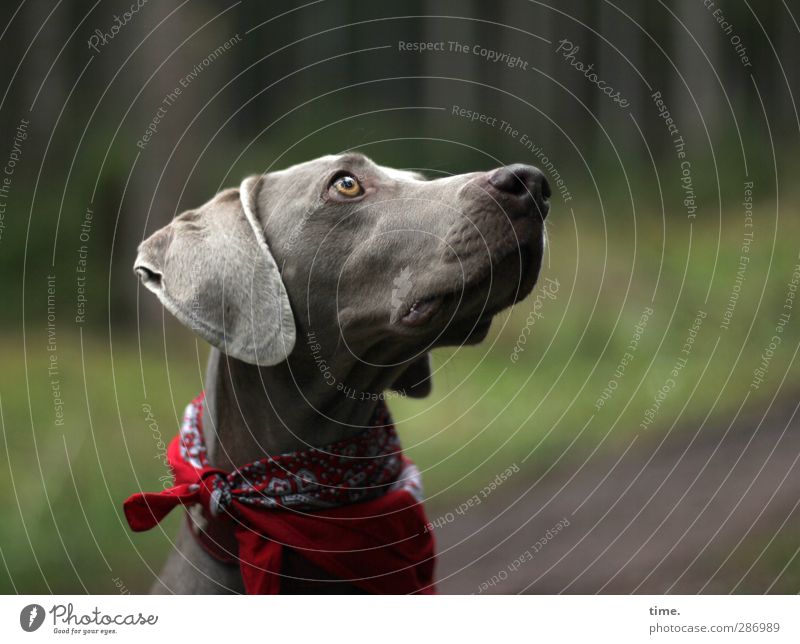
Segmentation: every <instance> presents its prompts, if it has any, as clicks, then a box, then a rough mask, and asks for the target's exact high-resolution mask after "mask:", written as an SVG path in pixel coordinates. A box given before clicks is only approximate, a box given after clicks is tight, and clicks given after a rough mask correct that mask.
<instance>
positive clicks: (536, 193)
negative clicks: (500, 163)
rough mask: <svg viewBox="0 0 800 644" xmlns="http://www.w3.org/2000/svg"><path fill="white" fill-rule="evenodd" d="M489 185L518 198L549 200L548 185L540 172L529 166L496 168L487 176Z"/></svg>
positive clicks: (520, 164) (518, 165)
mask: <svg viewBox="0 0 800 644" xmlns="http://www.w3.org/2000/svg"><path fill="white" fill-rule="evenodd" d="M489 183H490V184H491V185H493V186H494V187H495V188H497V189H498V190H500V191H502V192H505V193H507V194H511V195H516V196H519V197H524V196H526V195H530V196H531V197H533V198H534V199H536V200H540V199H542V198H544V199H549V198H550V184H548V183H547V179H546V178H545V176H544V174H543V173H542V171H541V170H539V169H538V168H534V167H533V166H531V165H524V164H522V163H516V164H514V165H509V166H505V167H503V168H498V169H497V170H495V171H494V172H493V173H492V174H491V175H490V176H489Z"/></svg>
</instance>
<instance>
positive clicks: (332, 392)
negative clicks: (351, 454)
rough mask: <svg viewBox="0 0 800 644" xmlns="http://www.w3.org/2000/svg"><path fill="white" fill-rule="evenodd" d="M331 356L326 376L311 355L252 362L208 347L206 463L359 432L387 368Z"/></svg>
mask: <svg viewBox="0 0 800 644" xmlns="http://www.w3.org/2000/svg"><path fill="white" fill-rule="evenodd" d="M296 353H297V352H296ZM331 360H332V362H331V364H337V365H338V366H339V371H338V372H337V373H336V374H335V375H334V374H332V373H331V372H326V373H330V375H329V376H327V378H326V377H324V376H323V374H322V372H321V371H320V370H319V368H318V365H317V364H315V361H314V359H313V356H309V355H302V354H301V355H293V356H292V358H291V359H290V360H287V361H284V362H282V363H280V364H278V365H276V366H273V367H258V366H256V365H251V364H247V363H244V362H241V361H239V360H236V359H233V358H230V357H228V356H226V355H224V354H222V353H221V352H220V351H218V350H216V349H212V351H211V355H210V356H209V361H208V369H207V373H206V383H205V391H206V414H207V415H206V416H204V433H205V435H206V442H207V446H208V453H209V460H210V462H211V463H212V464H213V465H214V466H216V467H220V468H222V469H231V468H234V467H237V466H239V465H242V464H244V463H249V462H251V461H253V460H256V459H259V458H263V457H264V456H265V455H274V454H281V453H286V452H293V451H297V450H300V449H304V448H307V447H309V446H319V445H325V444H327V443H332V442H334V441H338V440H342V439H346V438H348V437H350V436H354V435H356V434H358V433H360V432H362V431H363V430H364V428H365V427H366V426H367V425H368V424H369V422H370V420H371V418H372V416H373V414H374V413H375V409H376V407H377V405H378V404H379V398H380V396H375V395H372V394H374V393H375V392H377V393H380V392H382V391H383V389H384V388H385V386H387V384H386V383H389V382H391V377H392V374H386V373H383V370H380V369H369V368H365V366H364V364H363V363H362V362H359V361H356V360H355V359H354V358H352V357H351V359H350V360H349V361H348V360H347V359H346V358H344V357H343V356H338V357H337V358H336V359H335V360H334V359H333V357H331ZM345 382H346V383H347V385H345V384H344V383H345ZM339 383H342V384H341V385H339ZM367 392H371V393H367Z"/></svg>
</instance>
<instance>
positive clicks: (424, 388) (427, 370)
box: [391, 353, 431, 398]
mask: <svg viewBox="0 0 800 644" xmlns="http://www.w3.org/2000/svg"><path fill="white" fill-rule="evenodd" d="M391 388H392V389H393V390H394V391H397V392H399V393H401V394H403V395H404V396H408V397H409V398H425V396H427V395H429V394H430V393H431V359H430V357H429V355H428V354H427V353H425V354H423V355H421V356H420V357H419V358H417V359H416V360H414V361H413V362H411V363H410V364H409V365H408V367H406V369H405V371H403V372H401V373H400V375H399V376H397V378H396V379H395V381H394V384H393V385H392V387H391Z"/></svg>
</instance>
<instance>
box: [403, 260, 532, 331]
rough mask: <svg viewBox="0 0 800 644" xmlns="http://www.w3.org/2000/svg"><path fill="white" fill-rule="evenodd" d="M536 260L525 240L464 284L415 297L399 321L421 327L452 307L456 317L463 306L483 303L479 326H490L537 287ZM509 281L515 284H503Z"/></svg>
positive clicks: (481, 327) (478, 314)
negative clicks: (500, 313)
mask: <svg viewBox="0 0 800 644" xmlns="http://www.w3.org/2000/svg"><path fill="white" fill-rule="evenodd" d="M533 260H534V256H533V250H532V248H531V247H530V246H529V245H528V244H521V245H519V246H518V247H517V248H516V249H514V250H513V251H511V252H509V253H508V254H507V255H505V256H504V257H502V258H501V259H500V260H499V261H495V262H492V264H491V265H488V266H487V267H486V269H485V270H484V271H482V272H481V273H479V274H478V275H476V276H475V277H473V278H471V279H470V280H469V282H468V283H466V284H464V285H463V287H460V288H456V289H451V290H445V291H442V292H438V293H433V294H429V295H424V296H423V297H420V298H418V299H416V300H414V301H413V302H412V304H411V305H410V306H409V307H408V308H407V309H406V310H405V312H404V313H403V314H402V315H401V316H400V317H399V322H400V324H401V325H403V326H405V327H409V328H420V327H424V326H426V325H427V324H428V323H429V322H431V321H432V320H433V318H434V317H436V315H437V313H439V312H440V311H442V310H452V315H453V317H455V316H456V313H457V312H458V310H459V309H464V311H465V312H470V311H472V310H473V309H474V308H475V304H480V307H479V308H478V310H477V311H475V313H474V315H473V316H472V317H473V319H475V329H476V330H481V329H484V328H485V329H488V327H489V325H490V324H491V321H492V318H493V317H494V316H495V315H497V314H498V313H499V312H500V311H502V310H503V309H505V308H507V307H509V306H511V305H512V304H516V303H517V302H518V301H519V300H521V299H522V298H524V297H525V296H526V295H527V294H528V292H529V290H530V289H531V288H532V287H533V283H532V281H535V278H536V275H534V276H533V280H531V275H532V273H534V272H535V273H537V274H538V267H537V266H536V265H535V262H534V261H533ZM506 284H509V285H513V286H514V287H515V288H512V289H509V288H502V287H504V286H505V285H506ZM528 285H529V286H528ZM500 288H502V291H503V292H502V294H500V295H498V294H496V291H497V290H499V289H500ZM493 291H495V292H493ZM481 294H482V295H485V299H483V301H481V300H480V299H479V298H478V297H477V296H479V295H481ZM473 296H475V297H473ZM473 300H477V302H473ZM475 316H477V317H475Z"/></svg>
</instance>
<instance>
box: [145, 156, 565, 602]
mask: <svg viewBox="0 0 800 644" xmlns="http://www.w3.org/2000/svg"><path fill="white" fill-rule="evenodd" d="M549 197H550V189H549V186H548V183H547V180H546V178H545V176H544V175H543V173H542V172H541V171H539V170H538V169H537V168H534V167H532V166H528V165H522V164H517V165H511V166H505V167H500V168H496V169H493V170H490V171H485V172H472V173H468V174H459V175H454V176H448V177H445V178H438V179H432V180H431V179H427V178H426V177H425V176H423V175H422V174H420V173H417V172H411V171H405V170H396V169H392V168H388V167H382V166H380V165H377V164H376V163H374V162H373V161H371V160H370V159H369V158H367V157H366V156H364V155H362V154H359V153H352V152H350V153H345V154H340V155H329V156H324V157H321V158H319V159H316V160H313V161H309V162H307V163H301V164H299V165H295V166H292V167H290V168H287V169H285V170H280V171H275V172H268V173H265V174H261V175H258V176H252V177H249V178H247V179H245V180H244V181H243V182H242V184H241V185H240V187H239V188H238V189H236V188H233V189H227V190H224V191H222V192H220V193H219V194H217V195H216V196H215V197H214V198H213V199H212V200H211V201H209V202H208V203H206V204H205V205H203V206H201V207H200V208H197V209H195V210H190V211H188V212H185V213H183V214H181V215H179V216H178V217H176V218H175V219H174V220H173V221H172V222H171V223H170V224H168V225H167V226H165V227H164V228H162V229H161V230H159V231H157V232H156V233H154V234H153V235H152V236H150V237H149V238H148V239H146V240H145V241H143V242H142V243H141V245H140V246H139V249H138V256H137V258H136V262H135V265H134V270H135V272H136V273H137V274H138V275H139V277H140V279H141V281H142V283H143V284H144V286H145V287H147V288H148V289H149V290H151V291H153V292H154V293H155V294H156V295H157V296H158V298H159V299H160V301H161V302H162V304H163V305H164V307H165V308H166V309H168V310H169V311H170V312H171V313H172V314H173V315H174V316H175V317H176V318H177V319H178V320H179V321H180V322H182V323H183V324H185V325H186V326H188V327H189V328H191V329H192V330H193V331H194V332H196V333H197V334H198V335H199V336H201V337H202V338H204V339H205V340H206V341H208V342H209V343H210V344H211V345H212V350H211V354H210V357H209V360H208V367H207V372H206V380H205V400H204V402H203V405H204V414H205V416H204V420H203V425H204V434H205V445H206V450H207V456H208V461H209V463H211V464H213V467H214V468H218V469H219V470H222V471H231V470H236V468H238V467H239V466H241V465H242V464H243V463H248V462H251V461H253V460H254V459H258V458H262V457H264V455H265V454H284V453H291V452H293V451H296V450H301V449H306V448H307V447H308V446H320V445H326V444H329V443H335V442H337V441H347V440H350V439H353V438H354V437H357V436H358V435H359V433H360V432H363V431H364V427H367V426H369V423H370V422H371V421H370V419H371V418H372V417H373V415H374V414H375V411H376V407H377V406H378V405H380V404H381V401H382V400H383V397H384V395H385V394H384V392H386V391H392V390H393V391H395V392H398V394H400V395H405V396H410V397H424V396H426V395H428V393H429V392H430V390H431V367H430V362H429V357H428V354H429V352H430V351H431V350H432V349H434V348H436V347H442V346H448V345H450V346H452V345H463V344H475V343H478V342H480V341H481V340H483V339H484V338H485V336H486V335H487V333H488V330H489V327H490V324H491V321H492V318H493V316H495V315H496V314H497V313H498V312H500V311H501V310H503V309H505V308H507V307H509V306H511V305H512V304H514V303H516V302H518V301H520V300H521V299H522V298H524V297H525V296H526V295H528V294H529V293H530V292H531V290H532V289H533V287H534V285H535V283H536V280H537V278H538V275H539V272H540V268H541V264H542V257H543V253H544V249H545V236H546V234H545V233H546V231H545V218H546V216H547V214H548V211H549ZM196 487H197V486H195V488H196ZM190 514H191V513H190ZM199 523H202V521H199ZM201 528H202V526H201ZM223 531H225V528H223ZM229 531H230V532H232V531H233V528H230V529H229ZM227 536H228V537H229V536H230V535H227ZM220 538H222V539H223V540H225V538H226V535H222V536H221V537H220ZM280 583H281V587H280V591H281V592H306V591H312V592H360V591H362V590H363V588H359V585H358V584H354V583H352V580H348V579H337V578H336V576H335V575H331V574H330V572H329V571H326V570H323V569H321V568H320V567H319V566H315V565H314V564H313V563H312V562H310V561H308V560H307V558H306V557H305V556H303V554H302V553H301V552H298V551H295V550H293V549H292V548H286V549H285V553H284V556H283V559H282V562H281V582H280ZM243 590H244V586H243V580H242V571H241V570H240V569H239V568H238V567H237V566H235V565H230V564H229V563H226V562H223V561H220V560H219V558H218V557H214V556H212V555H211V554H209V552H208V548H204V547H203V543H202V542H200V541H198V539H197V534H196V531H194V530H193V528H192V526H191V521H189V522H185V523H184V525H183V527H182V528H181V531H180V534H179V536H178V538H177V542H176V544H175V548H174V550H173V552H172V553H171V554H170V556H169V558H168V560H167V562H166V564H165V566H164V568H163V571H162V573H161V574H160V576H159V578H158V580H157V581H156V583H155V585H154V587H153V589H152V591H153V592H156V593H158V592H162V593H163V592H170V593H217V592H243Z"/></svg>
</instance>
